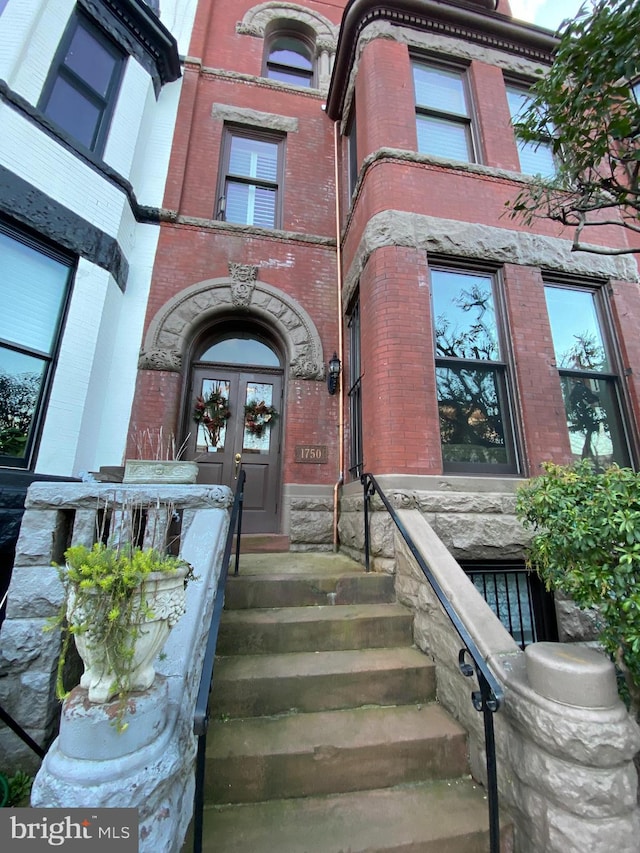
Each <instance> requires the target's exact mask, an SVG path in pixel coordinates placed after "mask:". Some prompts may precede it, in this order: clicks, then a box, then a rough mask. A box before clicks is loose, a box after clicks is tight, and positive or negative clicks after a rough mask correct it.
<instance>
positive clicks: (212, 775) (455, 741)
mask: <svg viewBox="0 0 640 853" xmlns="http://www.w3.org/2000/svg"><path fill="white" fill-rule="evenodd" d="M208 740H209V742H208V744H207V761H206V777H205V778H206V783H205V784H206V791H207V801H208V802H214V803H217V804H223V803H247V802H260V801H262V800H270V799H282V798H288V797H309V796H317V795H319V794H332V793H345V792H347V791H356V790H361V789H372V788H383V787H391V786H393V785H398V784H401V783H403V784H406V783H413V782H423V781H426V780H428V779H438V778H452V777H456V776H459V775H463V774H465V773H466V772H467V748H466V735H465V732H464V730H463V729H462V728H461V727H460V726H459V724H458V723H457V722H455V721H454V720H453V719H452V718H451V717H449V716H448V715H447V714H446V712H444V711H443V709H442V708H441V707H440V706H439V705H437V704H430V705H422V706H421V705H415V706H414V705H409V706H397V707H385V708H358V709H348V710H341V711H321V712H317V713H307V714H290V715H283V716H280V717H257V718H252V719H244V720H228V721H221V720H217V721H215V722H214V723H212V725H211V728H210V732H209V739H208Z"/></svg>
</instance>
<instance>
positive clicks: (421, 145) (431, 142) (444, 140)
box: [412, 61, 476, 162]
mask: <svg viewBox="0 0 640 853" xmlns="http://www.w3.org/2000/svg"><path fill="white" fill-rule="evenodd" d="M412 67H413V85H414V89H415V97H416V129H417V134H418V151H419V152H421V153H423V154H434V155H437V156H439V157H447V158H450V159H453V160H465V161H467V162H474V161H475V159H476V158H475V154H474V147H473V134H472V127H471V109H470V105H469V92H468V85H467V79H466V72H465V71H464V70H463V69H460V68H455V67H449V66H444V65H436V64H432V63H427V62H415V61H414V62H413V64H412Z"/></svg>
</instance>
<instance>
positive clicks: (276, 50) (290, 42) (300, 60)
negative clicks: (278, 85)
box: [264, 29, 315, 88]
mask: <svg viewBox="0 0 640 853" xmlns="http://www.w3.org/2000/svg"><path fill="white" fill-rule="evenodd" d="M314 66H315V62H314V49H313V42H312V40H311V39H310V38H308V37H305V36H303V35H301V34H300V33H295V32H294V33H292V32H283V31H282V30H280V29H279V30H276V31H275V32H273V34H272V35H271V36H270V37H269V38H268V39H267V43H266V50H265V69H264V76H265V77H269V78H271V79H272V80H280V81H281V82H283V83H293V84H294V85H295V86H306V87H308V88H310V87H311V86H313V85H314V77H315V74H314Z"/></svg>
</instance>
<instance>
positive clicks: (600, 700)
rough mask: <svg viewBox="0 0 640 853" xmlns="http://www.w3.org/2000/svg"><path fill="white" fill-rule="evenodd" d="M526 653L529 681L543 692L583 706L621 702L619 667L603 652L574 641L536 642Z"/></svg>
mask: <svg viewBox="0 0 640 853" xmlns="http://www.w3.org/2000/svg"><path fill="white" fill-rule="evenodd" d="M524 654H525V660H526V663H527V677H528V679H529V684H530V685H531V687H532V688H533V689H534V690H535V691H536V693H539V694H540V695H541V696H544V697H545V698H547V699H551V700H552V701H553V702H559V703H561V704H562V705H573V706H575V707H579V708H612V707H613V706H614V705H616V704H617V703H618V702H619V698H618V690H617V686H616V674H615V668H614V666H613V664H612V663H611V661H610V660H609V659H608V658H607V657H605V656H604V654H602V653H601V652H598V651H596V650H595V649H590V648H587V647H586V646H579V645H576V644H574V643H533V644H532V645H530V646H527V648H526V649H525V652H524Z"/></svg>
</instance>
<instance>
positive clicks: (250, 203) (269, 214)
mask: <svg viewBox="0 0 640 853" xmlns="http://www.w3.org/2000/svg"><path fill="white" fill-rule="evenodd" d="M283 159H284V137H283V136H276V135H275V134H273V135H272V134H267V133H259V132H255V133H252V132H251V131H245V130H241V129H235V128H234V129H231V128H227V129H226V131H225V135H224V141H223V152H222V176H221V186H220V192H219V194H218V208H217V212H216V214H217V218H218V219H223V220H224V221H225V222H236V223H239V224H242V225H257V226H260V227H263V228H279V227H280V224H281V219H282V217H281V195H282V177H283V171H284V169H283Z"/></svg>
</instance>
